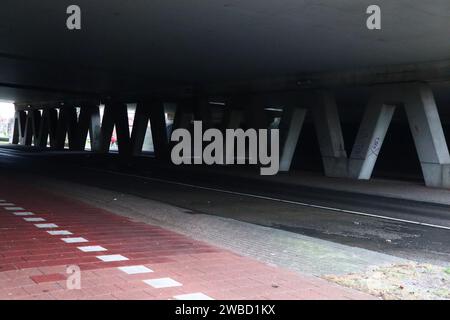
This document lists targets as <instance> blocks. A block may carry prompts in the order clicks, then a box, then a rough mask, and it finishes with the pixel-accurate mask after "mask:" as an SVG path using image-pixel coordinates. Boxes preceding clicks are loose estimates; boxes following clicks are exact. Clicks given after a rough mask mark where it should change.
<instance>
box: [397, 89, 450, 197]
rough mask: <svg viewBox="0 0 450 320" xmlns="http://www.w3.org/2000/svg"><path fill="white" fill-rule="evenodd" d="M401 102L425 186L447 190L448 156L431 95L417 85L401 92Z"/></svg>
mask: <svg viewBox="0 0 450 320" xmlns="http://www.w3.org/2000/svg"><path fill="white" fill-rule="evenodd" d="M404 99H405V100H404V104H405V109H406V114H407V117H408V121H409V125H410V128H411V132H412V135H413V138H414V143H415V146H416V150H417V153H418V156H419V160H420V164H421V166H422V171H423V175H424V179H425V184H426V185H427V186H430V187H441V188H450V155H449V151H448V147H447V142H446V140H445V136H444V132H443V129H442V124H441V120H440V118H439V113H438V109H437V106H436V102H435V100H434V96H433V92H432V91H431V89H430V88H429V87H428V86H426V85H423V84H417V85H414V86H411V87H410V88H408V89H407V90H405V97H404Z"/></svg>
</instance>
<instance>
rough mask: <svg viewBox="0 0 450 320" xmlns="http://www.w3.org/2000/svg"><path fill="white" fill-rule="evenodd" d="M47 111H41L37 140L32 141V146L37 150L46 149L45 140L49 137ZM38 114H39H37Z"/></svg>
mask: <svg viewBox="0 0 450 320" xmlns="http://www.w3.org/2000/svg"><path fill="white" fill-rule="evenodd" d="M46 111H47V110H45V109H44V110H43V111H42V115H41V121H40V125H39V128H38V130H39V133H38V137H39V138H38V139H37V140H35V141H34V145H35V146H37V147H38V148H46V147H47V139H48V135H49V118H48V115H47V112H46ZM39 114H40V113H39Z"/></svg>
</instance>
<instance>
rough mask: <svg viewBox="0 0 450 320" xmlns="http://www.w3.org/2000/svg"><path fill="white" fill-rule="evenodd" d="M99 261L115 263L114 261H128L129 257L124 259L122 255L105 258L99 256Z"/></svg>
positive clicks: (111, 255)
mask: <svg viewBox="0 0 450 320" xmlns="http://www.w3.org/2000/svg"><path fill="white" fill-rule="evenodd" d="M97 259H100V260H102V261H103V262H114V261H127V260H129V259H128V258H127V257H124V256H122V255H120V254H110V255H105V256H97Z"/></svg>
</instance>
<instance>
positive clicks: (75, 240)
mask: <svg viewBox="0 0 450 320" xmlns="http://www.w3.org/2000/svg"><path fill="white" fill-rule="evenodd" d="M61 240H62V241H64V242H65V243H82V242H89V241H88V240H86V239H85V238H81V237H78V238H61Z"/></svg>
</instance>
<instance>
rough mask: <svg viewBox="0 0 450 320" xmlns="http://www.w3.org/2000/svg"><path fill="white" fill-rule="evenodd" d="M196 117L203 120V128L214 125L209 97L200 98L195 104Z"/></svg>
mask: <svg viewBox="0 0 450 320" xmlns="http://www.w3.org/2000/svg"><path fill="white" fill-rule="evenodd" d="M193 111H194V119H195V120H200V121H202V124H203V130H207V129H209V128H211V127H212V112H211V106H210V104H209V102H208V100H207V99H203V98H202V99H198V100H197V101H196V103H195V105H194V110H193Z"/></svg>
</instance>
